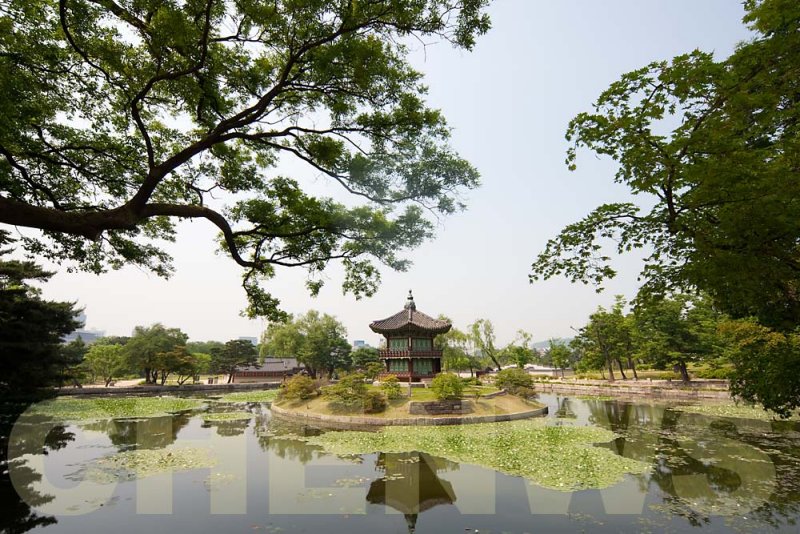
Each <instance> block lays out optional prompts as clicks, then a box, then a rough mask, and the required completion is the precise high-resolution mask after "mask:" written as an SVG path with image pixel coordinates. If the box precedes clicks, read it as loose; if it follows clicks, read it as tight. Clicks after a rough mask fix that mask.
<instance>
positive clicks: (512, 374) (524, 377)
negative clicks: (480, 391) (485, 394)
mask: <svg viewBox="0 0 800 534" xmlns="http://www.w3.org/2000/svg"><path fill="white" fill-rule="evenodd" d="M494 383H495V385H496V386H497V387H498V388H500V389H505V390H506V391H508V392H509V393H511V394H512V395H520V396H528V392H529V390H530V389H531V388H532V387H533V378H532V377H531V375H529V374H528V373H527V372H525V370H524V369H520V368H519V367H512V368H510V369H503V370H502V371H500V372H499V373H497V378H496V379H495V381H494Z"/></svg>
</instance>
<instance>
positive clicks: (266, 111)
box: [0, 0, 489, 352]
mask: <svg viewBox="0 0 800 534" xmlns="http://www.w3.org/2000/svg"><path fill="white" fill-rule="evenodd" d="M487 3H488V0H421V1H414V2H402V1H395V0H393V1H391V2H322V1H319V0H277V1H276V2H270V3H268V4H265V5H262V4H260V3H253V2H244V3H239V2H218V3H206V2H178V3H163V2H160V3H159V2H156V3H149V2H133V1H129V0H125V1H121V2H113V3H103V2H101V3H97V4H95V3H92V4H87V3H82V2H78V3H75V4H72V3H62V4H61V5H59V3H57V2H33V1H31V0H24V1H20V2H14V3H13V4H11V5H9V6H8V8H7V9H4V11H3V14H2V18H1V19H0V23H1V24H2V27H3V32H2V33H1V34H0V89H2V90H0V110H2V112H3V117H4V118H5V120H3V121H2V123H0V152H2V154H3V156H4V157H3V159H2V165H0V190H2V191H4V192H7V193H8V194H4V195H3V196H2V197H0V223H6V224H12V225H18V226H27V227H32V228H39V229H43V230H45V232H44V233H43V235H41V234H31V235H33V236H34V237H28V238H26V239H25V241H24V246H25V247H26V249H27V250H28V251H29V252H31V253H34V254H39V255H42V256H46V257H48V258H50V259H52V260H54V261H56V262H59V263H60V262H62V261H64V260H72V261H73V262H75V263H76V264H77V266H78V267H79V268H82V269H86V270H88V271H91V272H102V271H103V270H105V269H107V268H109V267H110V268H120V267H122V266H124V265H128V264H133V265H137V266H140V267H142V268H145V269H149V270H152V271H153V272H155V273H157V274H158V275H161V276H168V275H169V274H170V273H171V271H172V265H171V258H170V257H169V255H168V254H167V253H166V252H165V251H164V250H162V249H161V248H160V244H161V243H163V242H165V241H167V242H168V241H173V240H174V239H175V234H176V229H175V223H176V221H177V220H178V219H179V218H195V219H205V220H206V221H208V222H210V223H211V224H213V225H215V226H216V228H217V229H219V230H220V232H221V234H222V238H221V239H220V244H221V246H222V247H223V248H224V249H225V250H226V251H227V252H228V253H229V254H230V256H231V257H232V258H233V260H234V261H236V262H237V263H238V264H239V265H240V266H242V267H243V268H244V269H245V272H244V279H243V283H242V286H243V288H244V289H245V291H246V292H247V294H248V297H249V301H250V305H249V306H248V308H247V312H248V313H249V314H251V315H266V316H268V317H270V318H271V319H280V318H282V317H284V314H283V312H282V311H281V310H280V309H279V308H278V300H277V299H276V298H275V297H274V296H272V295H271V294H269V293H268V292H267V291H265V290H264V288H263V287H262V286H261V285H260V284H261V282H263V281H264V280H266V279H269V278H272V277H273V276H274V275H275V270H276V268H278V267H293V266H296V267H302V268H305V269H307V270H308V273H309V278H310V280H309V283H308V287H309V290H310V292H311V293H313V294H316V293H317V292H318V291H319V289H320V287H321V286H322V283H323V281H324V279H325V278H324V276H323V274H322V271H323V270H324V269H325V268H326V266H327V265H328V263H329V261H330V260H341V261H342V263H343V266H344V270H345V278H344V284H343V286H344V289H345V290H347V291H350V292H353V293H355V294H356V295H357V296H362V295H369V294H372V293H373V292H374V291H375V290H376V287H377V284H378V282H379V278H380V276H379V272H378V269H377V264H378V263H383V264H385V265H387V266H389V267H391V268H393V269H399V270H403V269H406V268H407V267H408V262H407V261H406V260H405V259H403V258H402V257H401V256H400V253H401V252H402V251H403V250H404V249H408V248H412V247H415V246H417V245H419V244H420V243H421V242H423V241H424V240H425V239H426V238H428V237H429V236H431V235H432V231H433V227H434V226H433V223H432V222H431V220H430V219H429V218H427V216H426V213H427V212H426V211H425V210H426V209H427V210H430V211H431V212H432V216H436V215H438V214H449V213H452V212H454V211H457V210H459V209H461V208H462V207H463V205H462V204H461V202H460V201H459V192H460V191H463V190H464V189H470V188H473V187H476V186H477V184H478V172H477V171H476V170H475V169H474V168H473V167H472V166H471V165H470V164H469V163H468V162H466V161H465V160H463V159H462V158H460V157H459V156H458V155H457V154H456V153H455V152H454V151H453V150H452V149H451V148H450V147H449V145H448V140H449V136H450V128H448V126H447V124H446V121H445V119H444V117H443V115H442V113H441V112H440V111H438V110H436V109H431V108H430V107H428V106H427V105H426V103H425V100H424V99H425V93H426V88H425V86H424V85H423V84H422V75H421V73H419V72H418V71H416V70H415V69H414V68H412V66H411V65H410V62H409V60H408V55H409V53H410V51H409V48H408V46H407V45H406V42H407V40H408V39H409V38H412V36H413V37H416V38H417V39H420V40H421V41H427V42H430V41H431V40H443V41H447V42H450V43H451V44H453V45H454V46H456V47H460V48H464V49H471V48H472V47H473V46H474V44H475V39H476V38H477V36H479V35H481V34H483V33H485V32H486V31H487V30H488V28H489V20H488V17H487V15H486V14H485V13H484V9H485V7H486V4H487ZM287 117H290V118H291V120H288V121H287V119H286V118H287ZM286 158H289V159H290V160H294V161H296V162H298V163H303V164H308V165H310V166H311V167H313V168H314V169H315V170H316V171H318V172H319V173H320V174H321V175H322V176H324V177H326V178H328V179H330V180H331V181H332V182H333V183H335V184H337V185H340V186H341V187H342V188H343V189H344V190H345V191H347V192H348V193H349V194H350V197H351V198H350V199H349V200H348V202H347V203H346V204H345V203H340V202H336V201H334V200H332V199H331V198H325V197H317V196H314V195H312V194H310V193H309V192H307V191H304V190H303V189H302V188H301V186H300V184H299V182H298V181H297V180H296V179H293V178H292V177H287V176H282V175H280V174H277V173H276V172H275V168H276V167H277V165H278V164H279V162H284V161H285V160H286ZM286 168H291V165H290V166H288V167H286ZM212 194H213V195H214V198H215V199H219V202H221V208H220V209H218V210H217V209H215V208H214V207H212V206H213V205H214V204H216V202H212V203H209V202H207V200H208V197H209V196H210V195H212ZM356 200H360V201H361V203H358V202H354V201H356ZM208 352H210V350H209V351H208Z"/></svg>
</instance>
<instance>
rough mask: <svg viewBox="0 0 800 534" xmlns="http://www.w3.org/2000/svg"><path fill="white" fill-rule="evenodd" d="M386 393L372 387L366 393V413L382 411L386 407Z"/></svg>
mask: <svg viewBox="0 0 800 534" xmlns="http://www.w3.org/2000/svg"><path fill="white" fill-rule="evenodd" d="M386 399H387V397H386V395H385V394H384V393H382V392H380V391H377V390H374V389H370V390H368V391H367V393H366V394H365V395H364V413H380V412H382V411H384V410H385V409H386V406H388V403H387V402H386Z"/></svg>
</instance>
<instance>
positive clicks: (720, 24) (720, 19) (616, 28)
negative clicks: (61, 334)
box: [43, 0, 747, 345]
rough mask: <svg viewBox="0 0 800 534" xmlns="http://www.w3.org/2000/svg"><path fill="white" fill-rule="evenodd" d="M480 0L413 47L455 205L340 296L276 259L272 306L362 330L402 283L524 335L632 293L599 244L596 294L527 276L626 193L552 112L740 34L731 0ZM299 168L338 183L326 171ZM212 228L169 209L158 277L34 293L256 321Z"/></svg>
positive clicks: (724, 51)
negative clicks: (362, 295)
mask: <svg viewBox="0 0 800 534" xmlns="http://www.w3.org/2000/svg"><path fill="white" fill-rule="evenodd" d="M490 13H491V15H492V24H493V28H492V29H491V30H490V32H489V33H488V34H487V35H486V36H484V37H483V38H481V39H480V40H479V41H478V45H477V47H476V49H475V50H474V51H473V52H472V53H467V52H464V51H458V50H453V49H452V48H450V47H449V46H448V45H446V44H438V45H434V46H429V47H427V50H426V51H425V53H423V52H422V51H421V50H419V51H417V52H415V54H414V57H413V61H414V64H415V65H416V66H417V68H419V69H420V70H422V71H423V72H424V73H425V75H426V83H427V84H428V85H429V87H430V95H429V99H428V101H429V103H430V104H431V105H432V106H434V107H439V108H441V109H442V110H443V111H444V114H445V116H446V117H447V119H448V122H449V124H450V125H451V126H452V127H453V128H454V133H453V140H452V143H453V145H454V147H455V148H456V149H457V150H458V152H459V153H460V154H461V155H462V156H463V157H465V158H467V159H468V160H469V161H471V162H472V163H473V164H474V165H476V166H477V168H478V169H479V170H480V172H481V175H482V182H483V185H482V187H481V188H480V189H477V190H475V191H472V192H470V193H469V196H468V210H467V211H466V212H463V213H460V214H457V215H455V216H453V217H450V218H449V219H446V220H444V221H442V224H441V226H440V227H439V228H438V232H437V237H436V239H435V240H434V241H432V242H429V243H427V244H425V245H423V246H422V247H420V248H419V249H417V250H415V251H412V252H411V253H410V254H409V257H410V258H411V259H412V260H413V262H414V265H413V266H412V267H411V269H410V270H409V271H408V272H406V273H395V272H392V271H389V270H387V269H384V270H383V284H382V286H381V289H380V291H379V292H378V293H377V294H376V295H375V296H374V297H372V298H371V299H365V300H361V301H356V300H355V299H354V298H352V297H351V296H343V295H342V292H341V280H342V276H341V270H340V269H338V268H332V269H329V272H328V277H329V280H328V282H327V285H326V287H325V288H324V289H323V290H322V292H321V294H320V296H319V297H317V298H316V299H312V298H310V297H309V296H308V294H307V293H306V291H305V289H304V285H303V282H304V280H305V272H304V271H301V270H294V271H287V270H284V271H283V272H281V273H280V274H279V275H278V276H277V277H276V278H275V279H274V280H273V281H272V282H271V283H269V285H268V290H269V291H271V292H272V293H273V294H275V295H276V296H278V297H279V298H280V299H281V301H282V303H283V307H284V309H286V310H287V311H289V312H292V313H303V312H305V311H306V310H308V309H312V308H313V309H317V310H320V311H322V312H326V313H330V314H333V315H335V316H337V317H338V318H339V319H340V320H341V321H342V322H343V323H344V324H345V325H346V326H347V329H348V332H349V338H350V339H351V340H353V339H365V340H366V341H367V342H369V343H370V344H372V345H376V344H377V341H378V336H376V335H375V334H373V333H372V332H371V331H370V330H369V328H368V326H367V325H368V324H369V323H370V322H371V321H372V320H375V319H380V318H383V317H386V316H388V315H391V314H393V313H395V312H396V311H398V310H399V309H401V307H402V305H403V303H404V301H405V297H406V294H407V292H408V289H413V290H414V295H415V297H416V302H417V307H418V309H420V310H421V311H424V312H426V313H428V314H429V315H433V316H435V315H438V314H440V313H444V314H446V315H448V316H449V317H451V318H452V319H453V320H454V323H455V325H456V326H458V327H461V328H463V327H465V326H466V325H467V324H468V323H470V322H472V321H473V320H475V319H477V318H488V319H490V320H492V322H493V323H494V324H495V330H496V332H497V336H498V342H499V343H500V344H504V343H506V342H508V341H511V340H512V339H513V337H514V335H515V332H516V331H517V330H519V329H524V330H526V331H529V332H532V333H533V336H534V339H537V340H541V339H546V338H549V337H566V336H570V335H571V333H572V332H571V330H570V326H575V327H578V326H581V325H582V324H583V323H584V322H585V321H586V318H587V317H588V315H589V313H591V312H592V311H593V310H594V309H596V308H597V306H599V305H608V304H610V303H611V302H612V300H613V295H615V294H623V295H625V296H627V297H629V298H630V297H633V296H634V295H635V293H636V289H637V287H638V283H637V280H636V278H637V274H638V272H639V270H640V267H641V265H640V263H639V260H638V259H637V258H636V257H635V256H626V257H623V258H619V259H617V260H615V263H614V266H615V267H616V268H617V269H618V271H619V273H620V274H619V276H618V278H617V279H615V280H614V281H612V282H611V283H609V284H607V289H606V291H605V292H603V293H601V294H597V293H595V291H594V288H593V287H591V286H582V285H572V284H570V283H568V282H567V281H565V280H550V281H548V282H539V283H536V284H533V285H531V284H529V283H528V274H529V272H530V264H531V263H532V261H533V259H534V258H535V257H536V254H537V253H538V252H539V251H540V250H541V249H542V248H543V246H544V244H545V242H546V241H547V239H548V238H551V237H553V236H555V235H556V234H557V233H558V231H559V230H560V229H561V228H563V227H564V226H565V225H566V224H569V223H571V222H574V221H576V220H578V219H580V218H581V217H583V216H584V215H586V214H587V213H588V212H589V211H590V210H591V209H592V208H594V207H596V206H597V205H599V204H601V203H603V202H609V201H618V200H621V199H625V198H626V193H625V190H624V189H623V188H621V187H619V186H616V185H615V184H614V183H613V173H614V167H613V165H611V164H610V163H609V162H608V161H600V160H597V159H596V158H595V157H594V156H593V155H591V154H588V153H583V154H582V155H581V156H579V159H578V170H577V171H576V172H573V173H570V172H569V171H568V170H567V168H566V166H565V165H564V157H565V150H566V146H567V145H566V141H565V140H564V133H565V131H566V126H567V123H568V121H569V120H570V119H571V118H572V117H573V116H575V115H576V114H577V113H579V112H581V111H586V110H589V109H590V105H591V103H592V102H593V101H594V100H595V98H596V97H597V95H598V94H599V93H600V92H601V91H602V90H603V89H605V88H606V87H607V86H608V84H610V83H611V82H613V81H615V80H616V79H617V78H618V77H619V76H620V75H621V74H623V73H624V72H627V71H630V70H633V69H636V68H639V67H642V66H644V65H646V64H647V63H649V62H651V61H654V60H662V59H669V58H671V57H673V56H675V55H678V54H681V53H685V52H689V51H691V50H692V49H694V48H700V49H702V50H706V51H714V52H716V54H717V55H718V57H720V58H722V57H725V56H727V55H728V54H730V52H731V51H732V49H733V47H734V46H735V44H736V43H737V42H739V41H741V40H743V39H745V38H747V31H746V28H745V27H744V26H743V25H742V23H741V17H742V15H743V8H742V6H741V2H739V1H736V0H659V1H655V0H648V1H642V0H604V1H602V2H599V1H597V0H549V1H544V0H498V1H497V2H496V3H495V4H494V5H493V7H492V9H491V12H490ZM278 172H281V173H282V174H287V175H292V176H296V174H295V173H299V172H303V171H302V170H299V169H297V168H295V167H288V168H284V169H279V170H278ZM302 178H303V179H304V180H306V181H309V180H310V181H312V182H313V185H312V187H313V188H314V189H316V190H319V191H321V192H323V193H326V194H329V195H337V196H338V194H337V193H338V192H337V190H336V186H335V185H333V184H327V183H324V180H322V179H321V178H317V177H315V176H314V175H307V176H304V177H302ZM215 235H216V230H215V228H214V227H212V226H211V225H210V224H209V223H207V222H205V221H193V222H186V223H182V224H181V225H180V226H179V242H178V243H175V244H174V245H170V246H169V248H168V251H169V252H170V253H171V254H173V256H174V258H175V264H174V265H175V267H176V271H177V272H176V274H175V275H174V276H173V277H172V278H171V279H170V280H166V281H165V280H162V279H159V278H158V277H156V276H154V275H152V274H149V273H146V272H142V271H140V270H138V269H135V268H125V269H123V270H121V271H117V272H112V273H109V274H106V275H102V276H99V277H98V276H94V275H89V274H83V273H79V274H70V273H66V272H59V274H57V275H56V276H55V277H54V278H53V280H52V281H51V282H50V283H49V284H47V285H45V286H44V288H43V289H44V296H45V297H46V298H49V299H57V300H70V301H77V302H78V303H79V304H80V305H81V306H85V308H86V314H87V317H88V320H87V326H88V327H90V328H96V329H100V330H104V331H106V333H107V334H118V335H127V334H129V333H130V332H131V331H132V329H133V328H134V326H136V325H145V324H151V323H154V322H162V323H164V324H165V325H167V326H170V327H178V328H181V329H182V330H183V331H184V332H186V333H187V334H189V336H190V338H191V339H192V340H208V339H218V340H223V341H224V340H227V339H231V338H236V337H239V336H258V335H260V333H261V330H262V329H263V324H262V323H261V322H260V321H250V320H247V319H244V318H242V317H240V316H239V312H240V310H241V309H243V308H244V306H245V297H244V293H243V291H242V290H241V288H240V286H239V284H240V270H239V268H238V267H237V266H236V265H235V263H234V262H233V261H232V260H230V259H229V258H227V257H225V256H224V255H222V254H218V253H216V252H215V244H214V242H213V239H214V237H215Z"/></svg>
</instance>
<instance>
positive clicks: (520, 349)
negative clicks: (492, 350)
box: [500, 330, 533, 369]
mask: <svg viewBox="0 0 800 534" xmlns="http://www.w3.org/2000/svg"><path fill="white" fill-rule="evenodd" d="M532 339H533V337H532V336H531V335H530V334H529V333H528V332H525V331H523V330H520V331H518V332H517V339H515V340H514V341H513V342H511V343H509V344H508V345H506V346H505V347H504V348H503V350H502V351H501V353H500V354H501V358H502V359H503V360H505V361H509V362H514V363H515V364H517V367H519V368H520V369H523V368H524V367H525V366H526V365H527V364H529V363H531V362H532V361H533V349H532V348H531V340H532Z"/></svg>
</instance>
